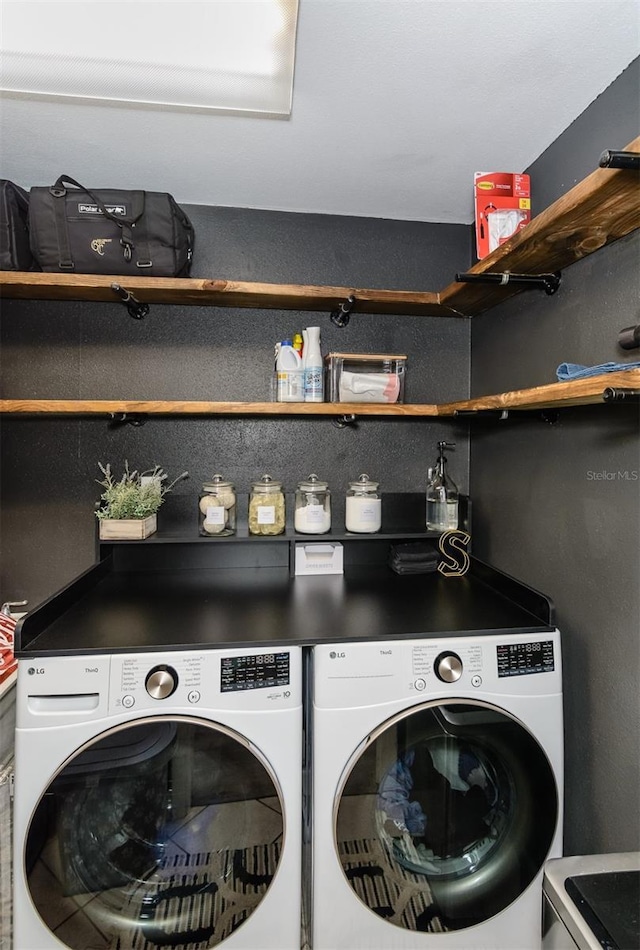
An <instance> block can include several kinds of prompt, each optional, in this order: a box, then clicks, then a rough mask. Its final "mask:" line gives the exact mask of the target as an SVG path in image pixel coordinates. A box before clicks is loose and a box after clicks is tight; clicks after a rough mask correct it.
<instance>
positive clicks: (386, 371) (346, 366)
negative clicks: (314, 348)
mask: <svg viewBox="0 0 640 950" xmlns="http://www.w3.org/2000/svg"><path fill="white" fill-rule="evenodd" d="M406 365H407V357H406V356H404V355H399V354H393V353H329V354H328V355H327V356H325V367H326V372H327V380H326V382H327V385H326V391H327V393H328V397H329V402H378V403H380V402H382V403H385V402H388V403H391V402H404V380H405V374H406Z"/></svg>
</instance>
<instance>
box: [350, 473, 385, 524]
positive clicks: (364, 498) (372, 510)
mask: <svg viewBox="0 0 640 950" xmlns="http://www.w3.org/2000/svg"><path fill="white" fill-rule="evenodd" d="M379 484H380V482H374V481H372V480H371V479H370V478H369V476H368V475H366V474H362V475H361V476H360V477H359V478H358V479H357V481H355V482H349V490H348V491H347V498H346V504H345V527H346V529H347V531H353V532H354V534H374V533H375V532H376V531H379V530H380V527H381V525H382V499H381V498H380V495H379V494H378V486H379Z"/></svg>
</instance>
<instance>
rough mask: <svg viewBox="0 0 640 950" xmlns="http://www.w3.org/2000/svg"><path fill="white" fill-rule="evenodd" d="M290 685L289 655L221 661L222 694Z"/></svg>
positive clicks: (232, 657)
mask: <svg viewBox="0 0 640 950" xmlns="http://www.w3.org/2000/svg"><path fill="white" fill-rule="evenodd" d="M288 685H289V654H288V653H256V654H247V655H246V656H223V657H222V660H221V661H220V691H221V692H222V693H231V692H235V691H236V690H241V689H267V688H269V687H272V686H288Z"/></svg>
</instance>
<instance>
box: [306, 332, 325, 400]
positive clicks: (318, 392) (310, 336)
mask: <svg viewBox="0 0 640 950" xmlns="http://www.w3.org/2000/svg"><path fill="white" fill-rule="evenodd" d="M305 334H306V336H305ZM302 336H303V338H304V349H303V351H302V361H303V364H304V401H305V402H324V368H323V365H322V353H321V350H320V327H307V328H306V329H305V330H303V333H302Z"/></svg>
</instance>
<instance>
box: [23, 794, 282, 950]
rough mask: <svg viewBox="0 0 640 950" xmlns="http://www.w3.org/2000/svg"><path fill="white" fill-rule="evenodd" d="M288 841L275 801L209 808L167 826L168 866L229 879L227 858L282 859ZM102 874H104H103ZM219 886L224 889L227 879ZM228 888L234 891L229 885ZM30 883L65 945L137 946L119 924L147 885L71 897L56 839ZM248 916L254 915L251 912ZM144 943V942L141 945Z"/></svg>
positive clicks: (96, 949)
mask: <svg viewBox="0 0 640 950" xmlns="http://www.w3.org/2000/svg"><path fill="white" fill-rule="evenodd" d="M282 839H283V822H282V814H281V807H280V802H279V800H278V798H277V797H275V796H274V797H270V798H262V799H253V800H249V801H246V800H244V801H241V802H226V803H224V804H216V805H205V806H202V807H198V808H192V809H190V810H189V811H188V812H187V814H186V815H185V816H184V817H183V818H181V819H179V820H177V821H175V822H173V823H172V824H170V825H165V826H164V829H163V839H162V864H163V866H164V867H168V868H174V867H175V868H179V869H180V871H181V872H182V871H189V872H193V871H195V872H196V875H197V873H198V870H199V868H198V864H200V865H203V862H206V869H207V871H208V872H209V874H211V873H212V872H211V868H217V869H220V868H222V867H225V868H226V869H227V870H226V872H224V874H225V875H226V877H227V878H228V879H229V878H230V876H231V872H230V870H229V869H230V868H231V866H232V865H231V863H230V862H229V860H228V859H224V858H222V857H221V856H222V855H229V854H233V853H234V852H236V851H238V850H243V849H252V848H254V849H255V848H257V849H258V850H259V849H260V848H261V847H264V848H265V852H266V846H269V847H272V848H274V849H275V850H272V851H271V852H270V853H273V854H278V853H279V851H280V849H281V848H282V846H283V840H282ZM225 860H226V863H225ZM94 870H95V869H94ZM274 870H275V868H274ZM200 872H202V867H200ZM96 873H99V869H98V871H97V872H96ZM218 873H220V871H218ZM156 877H157V875H156V869H155V868H153V869H152V870H150V871H149V873H148V875H147V876H146V879H147V880H148V881H150V882H153V881H154V880H155V879H156ZM201 878H202V873H200V879H201ZM219 883H220V884H221V888H222V886H223V882H222V880H221V881H220V882H219ZM226 883H227V886H229V881H228V880H227V882H226ZM29 884H30V889H31V893H32V895H33V897H34V899H35V902H36V904H37V907H38V910H39V913H40V915H41V916H42V918H43V919H44V920H45V922H46V924H47V926H48V927H49V929H50V930H51V931H52V932H53V933H54V934H55V935H56V937H57V938H58V939H59V940H60V941H61V942H62V943H63V945H64V946H68V947H71V948H74V950H130V947H131V948H133V947H134V944H135V941H133V942H130V938H125V940H126V942H122V938H118V937H116V936H115V933H114V921H115V920H117V919H118V917H119V916H121V915H123V914H124V916H125V918H126V908H127V906H128V901H130V899H131V894H132V892H133V891H135V890H138V891H139V892H140V893H142V894H144V892H145V887H144V884H143V882H136V884H135V885H132V884H131V883H129V882H128V883H127V884H126V885H123V886H119V887H113V888H111V889H109V890H101V891H98V892H87V893H73V894H66V895H65V892H66V891H68V890H69V886H68V883H67V882H66V881H65V875H64V873H63V869H62V867H61V861H60V847H59V844H58V840H57V839H56V838H52V839H50V840H49V841H48V842H47V844H46V846H45V847H44V848H43V849H42V851H41V853H40V855H39V856H38V858H37V860H36V861H35V863H34V865H33V868H32V870H31V873H30V876H29ZM76 890H77V888H76ZM220 893H221V894H222V890H221V892H220ZM218 902H219V903H221V904H222V905H224V903H225V900H224V898H222V897H221V898H219V899H218ZM227 903H228V901H227ZM250 906H251V905H249V907H250ZM227 913H228V911H227ZM248 913H251V909H249V911H248ZM136 922H137V918H136ZM127 926H128V930H129V931H132V929H133V928H132V927H131V923H130V921H127ZM143 944H144V941H142V944H140V945H141V946H142V945H143ZM135 945H136V946H137V944H135ZM209 945H210V946H215V945H216V944H215V941H213V942H211V943H210V944H209V943H203V944H201V945H198V946H199V947H200V946H202V947H206V946H209ZM222 945H224V940H223V941H222Z"/></svg>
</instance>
